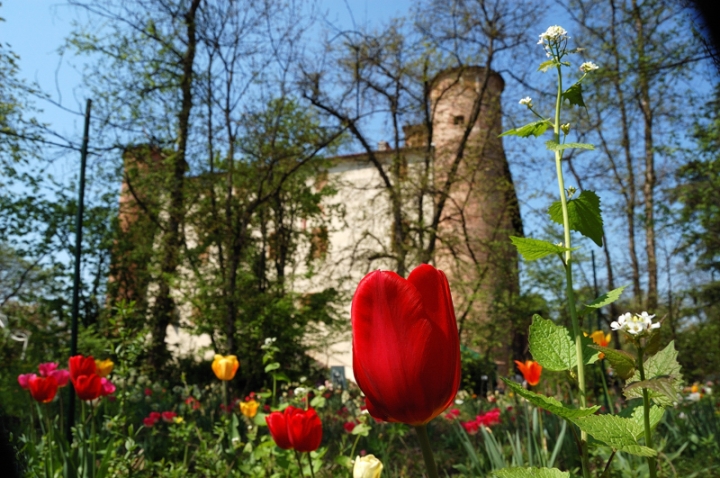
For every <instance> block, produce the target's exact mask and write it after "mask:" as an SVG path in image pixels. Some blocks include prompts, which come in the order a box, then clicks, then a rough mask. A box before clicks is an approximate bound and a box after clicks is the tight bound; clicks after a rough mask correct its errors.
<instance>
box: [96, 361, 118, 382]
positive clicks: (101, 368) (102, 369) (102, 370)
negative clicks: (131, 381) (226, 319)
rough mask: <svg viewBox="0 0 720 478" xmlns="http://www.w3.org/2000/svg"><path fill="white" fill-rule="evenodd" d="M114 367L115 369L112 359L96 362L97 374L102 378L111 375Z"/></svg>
mask: <svg viewBox="0 0 720 478" xmlns="http://www.w3.org/2000/svg"><path fill="white" fill-rule="evenodd" d="M113 367H115V363H114V362H113V361H112V360H110V359H105V360H96V361H95V369H96V370H95V373H96V374H97V375H98V376H99V377H100V378H105V377H107V376H108V375H110V373H111V372H112V371H113Z"/></svg>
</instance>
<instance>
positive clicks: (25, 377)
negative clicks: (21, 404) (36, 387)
mask: <svg viewBox="0 0 720 478" xmlns="http://www.w3.org/2000/svg"><path fill="white" fill-rule="evenodd" d="M31 377H35V374H34V373H23V374H21V375H18V379H17V380H18V383H19V384H20V386H21V387H22V388H24V389H25V390H29V389H30V378H31Z"/></svg>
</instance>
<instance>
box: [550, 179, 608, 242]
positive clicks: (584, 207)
mask: <svg viewBox="0 0 720 478" xmlns="http://www.w3.org/2000/svg"><path fill="white" fill-rule="evenodd" d="M567 207H568V220H569V221H570V229H572V230H573V231H577V232H579V233H580V234H582V235H583V236H585V237H589V238H590V239H592V240H593V242H595V244H597V245H598V246H600V247H602V236H603V221H602V216H601V215H600V198H599V197H598V195H597V194H595V193H594V192H593V191H588V190H585V191H583V192H582V193H580V196H578V197H577V198H575V199H571V200H569V201H568V203H567ZM548 212H549V213H550V218H551V219H552V220H553V221H555V222H556V223H558V224H561V225H562V223H563V217H562V205H561V204H560V201H556V202H554V203H553V204H552V205H551V206H550V209H548Z"/></svg>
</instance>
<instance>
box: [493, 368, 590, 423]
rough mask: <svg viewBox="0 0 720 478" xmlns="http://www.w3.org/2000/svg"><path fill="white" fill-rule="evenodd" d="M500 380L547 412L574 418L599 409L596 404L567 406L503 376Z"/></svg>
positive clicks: (570, 418)
mask: <svg viewBox="0 0 720 478" xmlns="http://www.w3.org/2000/svg"><path fill="white" fill-rule="evenodd" d="M502 380H503V382H505V384H506V385H507V386H508V387H510V389H512V390H513V391H514V392H515V393H517V394H518V395H520V396H521V397H524V398H526V399H527V400H528V401H529V402H530V403H532V404H533V405H536V406H538V407H540V408H542V409H544V410H547V411H548V412H551V413H554V414H555V415H557V416H559V417H562V418H567V419H569V420H574V419H576V418H580V417H586V416H588V415H592V414H593V413H595V412H597V411H598V410H600V407H599V406H597V405H596V406H594V407H590V408H568V407H566V406H565V405H564V404H563V403H562V402H560V401H558V400H556V399H555V398H553V397H546V396H545V395H540V394H538V393H535V392H531V391H530V390H525V389H524V388H522V386H520V384H518V383H515V382H513V381H512V380H508V379H506V378H503V379H502Z"/></svg>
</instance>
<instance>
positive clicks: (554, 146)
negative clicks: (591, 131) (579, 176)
mask: <svg viewBox="0 0 720 478" xmlns="http://www.w3.org/2000/svg"><path fill="white" fill-rule="evenodd" d="M545 147H547V149H548V150H550V151H564V150H566V149H589V150H594V149H595V146H593V145H592V144H589V143H563V144H559V143H557V142H556V141H554V140H552V139H551V140H550V141H545Z"/></svg>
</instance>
